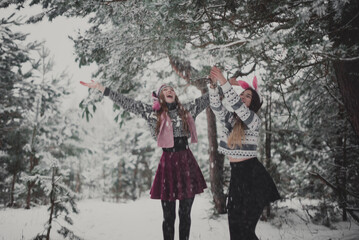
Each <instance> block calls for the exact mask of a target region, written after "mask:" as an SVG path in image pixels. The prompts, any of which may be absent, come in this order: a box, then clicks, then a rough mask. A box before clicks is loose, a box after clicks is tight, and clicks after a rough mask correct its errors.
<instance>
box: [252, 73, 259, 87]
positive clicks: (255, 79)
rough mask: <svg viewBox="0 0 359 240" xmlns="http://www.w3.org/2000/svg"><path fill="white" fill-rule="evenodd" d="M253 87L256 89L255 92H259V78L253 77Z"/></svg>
mask: <svg viewBox="0 0 359 240" xmlns="http://www.w3.org/2000/svg"><path fill="white" fill-rule="evenodd" d="M252 85H253V87H254V90H256V91H257V90H258V82H257V77H256V76H254V77H253V82H252Z"/></svg>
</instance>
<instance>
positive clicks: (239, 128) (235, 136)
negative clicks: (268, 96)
mask: <svg viewBox="0 0 359 240" xmlns="http://www.w3.org/2000/svg"><path fill="white" fill-rule="evenodd" d="M246 90H251V92H252V100H251V104H250V105H249V109H250V110H251V111H253V112H255V113H257V112H258V110H259V109H260V108H261V106H262V102H261V101H260V98H259V95H258V93H257V92H256V91H255V90H254V89H252V88H247V89H246ZM246 90H244V91H246ZM244 91H243V92H244ZM243 104H244V103H243ZM235 119H236V120H235V121H236V123H235V124H234V126H233V129H232V132H231V133H230V134H229V136H228V140H227V145H228V147H230V148H231V149H233V148H235V146H236V145H237V146H240V147H242V142H244V141H245V134H244V129H245V124H244V123H243V121H242V120H241V119H240V118H239V117H238V116H237V114H235Z"/></svg>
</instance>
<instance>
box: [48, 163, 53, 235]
mask: <svg viewBox="0 0 359 240" xmlns="http://www.w3.org/2000/svg"><path fill="white" fill-rule="evenodd" d="M51 186H52V188H51V193H50V204H51V206H50V217H49V224H48V228H47V233H46V240H50V232H51V228H52V217H53V214H54V208H55V168H54V167H53V168H52V178H51Z"/></svg>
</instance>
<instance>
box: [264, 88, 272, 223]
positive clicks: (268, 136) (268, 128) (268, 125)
mask: <svg viewBox="0 0 359 240" xmlns="http://www.w3.org/2000/svg"><path fill="white" fill-rule="evenodd" d="M265 115H266V122H265V156H266V157H265V167H266V169H267V170H269V169H270V167H271V161H272V157H271V150H272V149H271V147H272V92H271V90H269V96H268V98H267V106H266V113H265ZM266 210H267V211H266V212H267V213H266V218H268V217H269V216H270V213H271V206H270V204H268V205H267V207H266Z"/></svg>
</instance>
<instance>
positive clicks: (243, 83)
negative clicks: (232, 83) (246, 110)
mask: <svg viewBox="0 0 359 240" xmlns="http://www.w3.org/2000/svg"><path fill="white" fill-rule="evenodd" d="M237 83H238V86H241V87H242V88H243V89H247V88H250V86H249V84H248V83H246V82H245V81H242V80H238V81H237Z"/></svg>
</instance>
